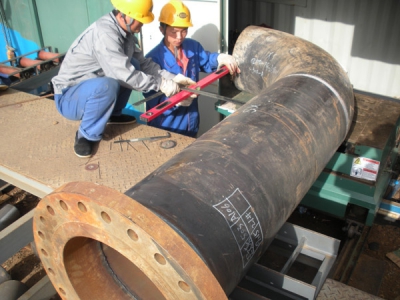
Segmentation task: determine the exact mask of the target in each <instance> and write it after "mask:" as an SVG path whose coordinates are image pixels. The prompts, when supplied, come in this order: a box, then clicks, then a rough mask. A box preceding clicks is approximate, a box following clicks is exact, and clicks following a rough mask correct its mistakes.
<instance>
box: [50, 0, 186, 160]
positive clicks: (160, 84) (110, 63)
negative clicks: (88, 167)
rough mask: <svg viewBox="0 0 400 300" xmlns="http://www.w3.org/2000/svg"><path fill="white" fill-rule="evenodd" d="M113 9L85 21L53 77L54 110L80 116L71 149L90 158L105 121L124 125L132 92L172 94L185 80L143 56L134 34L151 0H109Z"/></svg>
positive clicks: (130, 118)
mask: <svg viewBox="0 0 400 300" xmlns="http://www.w3.org/2000/svg"><path fill="white" fill-rule="evenodd" d="M111 3H112V4H113V6H114V9H113V11H112V12H111V13H108V14H106V15H105V16H103V17H101V18H100V19H99V20H97V21H96V22H95V23H93V24H92V25H90V26H89V27H88V28H87V29H86V30H85V31H84V32H83V33H82V34H81V35H80V36H79V37H78V38H77V39H76V40H75V41H74V42H73V43H72V45H71V47H70V48H69V50H68V51H67V53H66V55H65V58H64V60H63V62H62V63H61V67H60V71H59V73H58V75H57V76H55V77H54V78H53V79H52V83H53V87H54V100H55V104H56V107H57V110H58V111H59V112H60V113H61V114H62V115H63V116H64V117H66V118H67V119H70V120H80V121H81V123H80V126H79V129H78V131H77V132H76V135H75V144H74V151H75V154H76V155H77V156H79V157H89V156H91V154H92V150H93V144H94V143H95V142H97V141H100V140H101V138H102V134H103V132H104V130H105V127H106V125H107V124H129V123H133V122H135V117H133V116H129V115H123V114H122V109H123V108H125V106H126V104H127V102H128V100H129V96H130V94H131V91H132V90H137V91H143V92H145V91H151V90H154V91H158V90H161V91H162V92H163V93H164V94H165V95H167V96H172V95H174V94H176V93H177V92H179V90H180V87H179V85H178V84H185V85H187V84H188V81H189V82H193V81H191V79H190V78H186V77H184V76H179V77H177V76H175V74H172V73H170V72H168V71H166V70H162V69H161V68H160V66H159V65H158V64H156V63H154V62H153V61H152V60H151V59H150V58H145V57H144V56H143V52H142V50H141V49H140V47H139V43H138V40H137V38H136V37H135V35H134V34H133V33H136V32H139V31H140V29H141V27H142V26H143V24H147V23H150V22H152V21H153V20H154V15H153V13H152V9H153V1H152V0H111Z"/></svg>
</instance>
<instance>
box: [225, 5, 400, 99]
mask: <svg viewBox="0 0 400 300" xmlns="http://www.w3.org/2000/svg"><path fill="white" fill-rule="evenodd" d="M272 2H274V3H272ZM287 2H288V1H287V0H281V1H280V0H273V1H272V0H271V1H266V0H231V1H230V16H229V18H230V23H229V24H230V28H231V29H232V30H235V29H237V30H238V31H241V30H243V28H245V27H246V26H247V25H261V24H265V25H268V26H271V27H273V28H275V29H277V30H281V31H285V32H288V33H291V34H294V35H296V36H299V37H301V38H304V39H306V40H308V41H311V42H313V43H314V44H316V45H318V46H320V47H321V48H323V49H325V50H326V51H328V52H329V53H330V54H331V55H332V56H333V57H335V58H336V60H337V61H338V62H339V63H340V64H341V65H342V66H343V68H344V69H345V70H346V71H347V72H348V74H349V77H350V80H351V82H352V84H353V86H354V88H355V89H357V90H361V91H366V92H370V93H374V94H379V95H384V96H388V97H392V98H400V1H399V0H306V1H299V2H297V4H296V5H287V4H282V3H287ZM292 2H293V3H296V1H292Z"/></svg>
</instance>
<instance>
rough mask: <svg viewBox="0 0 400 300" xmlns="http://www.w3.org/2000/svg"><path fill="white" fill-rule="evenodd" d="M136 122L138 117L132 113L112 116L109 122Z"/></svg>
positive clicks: (120, 123)
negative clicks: (131, 114)
mask: <svg viewBox="0 0 400 300" xmlns="http://www.w3.org/2000/svg"><path fill="white" fill-rule="evenodd" d="M135 122H136V118H135V117H134V116H130V115H120V116H111V117H110V119H109V120H108V122H107V124H112V125H127V124H133V123H135Z"/></svg>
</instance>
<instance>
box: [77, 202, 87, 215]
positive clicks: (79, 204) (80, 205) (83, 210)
mask: <svg viewBox="0 0 400 300" xmlns="http://www.w3.org/2000/svg"><path fill="white" fill-rule="evenodd" d="M78 208H79V210H80V211H81V212H83V213H85V212H87V208H86V205H85V204H83V203H82V202H78Z"/></svg>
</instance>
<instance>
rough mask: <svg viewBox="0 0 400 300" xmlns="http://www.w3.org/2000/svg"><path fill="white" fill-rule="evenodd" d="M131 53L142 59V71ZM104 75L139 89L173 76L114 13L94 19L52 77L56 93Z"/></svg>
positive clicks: (140, 61)
mask: <svg viewBox="0 0 400 300" xmlns="http://www.w3.org/2000/svg"><path fill="white" fill-rule="evenodd" d="M132 57H133V58H136V59H137V60H138V61H139V63H140V71H138V70H136V69H135V67H134V66H133V65H132V64H131V62H130V61H131V58H132ZM102 76H107V77H111V78H114V79H117V80H118V81H119V83H120V84H121V85H122V86H124V87H127V88H131V89H133V90H137V91H150V90H156V91H158V90H159V89H160V85H161V77H162V76H164V77H166V78H170V79H171V78H173V77H174V75H173V74H170V73H169V72H167V71H165V70H161V68H160V66H159V65H158V64H156V63H155V62H153V61H152V60H151V59H150V58H145V57H144V56H143V52H142V50H141V49H140V48H139V45H138V40H137V38H136V37H135V36H134V35H133V34H128V33H126V32H125V31H124V30H123V29H122V28H121V27H120V26H119V25H118V22H117V20H116V18H115V16H114V15H113V14H112V13H109V14H106V15H104V16H103V17H101V18H100V19H99V20H97V21H96V22H94V23H93V24H92V25H90V26H89V27H88V28H87V29H86V30H85V31H84V32H83V33H82V34H81V35H80V36H79V37H78V38H77V39H76V40H75V41H74V42H73V43H72V45H71V47H70V48H69V49H68V51H67V53H66V55H65V58H64V60H63V62H62V63H61V67H60V71H59V73H58V75H57V76H55V77H54V78H53V79H52V82H53V85H54V93H55V94H61V93H62V90H63V89H64V88H66V87H71V86H74V85H76V84H78V83H80V82H82V81H84V80H88V79H91V78H96V77H102Z"/></svg>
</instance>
